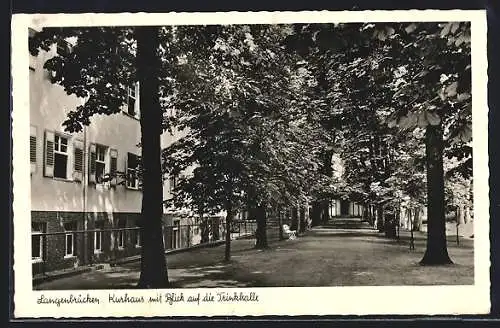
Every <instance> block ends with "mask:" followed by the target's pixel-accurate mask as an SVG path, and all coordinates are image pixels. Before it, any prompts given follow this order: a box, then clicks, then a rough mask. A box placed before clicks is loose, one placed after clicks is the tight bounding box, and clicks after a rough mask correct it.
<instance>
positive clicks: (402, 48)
mask: <svg viewBox="0 0 500 328" xmlns="http://www.w3.org/2000/svg"><path fill="white" fill-rule="evenodd" d="M459 13H460V12H455V13H452V14H449V15H448V14H447V12H446V11H444V12H442V13H441V15H440V16H439V15H437V14H436V13H435V12H434V14H435V15H430V14H429V13H424V12H416V13H413V14H411V15H410V14H408V15H406V16H404V15H399V16H393V15H391V14H390V13H387V12H386V13H385V16H384V15H382V16H377V15H376V12H373V13H372V14H371V16H370V15H365V16H362V15H359V17H364V19H359V17H358V18H354V19H349V18H347V19H345V20H342V19H339V17H341V16H339V15H338V13H337V15H334V14H333V15H332V16H331V18H329V16H328V15H327V14H325V13H323V14H322V15H319V14H318V15H317V16H315V15H314V13H308V14H307V15H306V14H304V15H303V16H299V13H295V16H294V15H288V16H287V15H283V16H279V13H276V14H275V16H269V18H274V19H269V20H268V22H267V23H266V22H265V19H266V17H268V16H262V15H261V16H259V14H258V13H253V14H254V15H253V16H252V15H249V16H246V18H245V19H239V18H237V16H231V15H225V16H224V15H223V17H225V18H227V23H226V22H225V21H224V20H220V19H219V20H217V19H216V18H215V16H214V18H213V19H212V18H211V16H210V14H209V13H208V14H204V16H203V15H202V17H201V18H200V20H199V21H196V20H194V19H187V18H186V19H184V20H183V21H182V23H176V24H173V23H172V22H180V21H181V19H182V15H181V16H175V17H173V16H172V15H171V16H169V17H171V18H172V17H173V18H175V19H170V20H169V19H167V17H166V18H165V19H164V20H162V19H161V15H153V16H151V20H149V21H148V15H147V14H142V16H140V17H141V19H142V22H143V23H142V24H141V23H139V20H138V19H135V20H134V14H128V15H126V16H120V14H110V15H107V16H109V19H108V18H106V15H104V17H98V16H95V17H93V18H95V19H90V18H89V19H87V20H85V19H84V17H85V15H75V17H69V16H68V17H66V18H65V17H64V15H59V16H57V17H58V18H60V23H58V20H57V19H55V17H54V19H52V18H51V15H25V16H24V17H22V21H21V19H19V22H21V23H22V24H21V23H19V24H18V27H19V28H18V29H17V30H15V31H14V30H13V33H14V32H15V33H17V34H16V35H19V36H20V37H21V38H22V41H17V43H18V44H21V43H23V44H22V45H21V46H20V47H19V48H14V52H13V54H14V55H13V57H15V56H16V54H17V55H19V57H18V58H17V59H16V58H13V62H15V65H14V67H15V68H16V69H17V72H20V74H19V75H16V74H14V75H13V76H14V90H15V95H14V112H15V113H14V115H13V122H14V131H15V134H16V135H19V136H21V137H15V136H14V137H13V138H14V152H16V151H19V150H20V151H21V152H22V153H19V152H18V153H17V154H16V153H15V154H14V163H13V165H14V171H15V175H14V185H15V188H14V194H15V196H16V197H21V199H19V198H17V205H18V207H17V209H18V211H17V212H16V207H14V229H15V231H16V232H15V238H16V239H15V241H14V243H15V244H14V245H15V246H14V256H15V262H16V263H15V266H14V271H15V275H16V291H15V293H16V294H17V296H18V298H17V299H16V303H17V302H19V303H21V302H22V303H24V302H26V306H25V309H24V310H25V311H26V313H35V312H36V313H42V312H37V311H48V312H47V313H52V314H51V315H57V313H59V315H61V314H62V313H69V312H71V311H73V312H78V311H83V312H84V313H85V314H86V315H90V316H92V315H99V313H97V314H92V312H94V313H95V311H96V309H99V308H102V307H103V304H105V306H106V308H107V309H108V310H109V309H111V308H113V309H114V308H117V310H116V311H118V312H117V313H120V315H125V314H126V315H132V314H134V315H149V314H151V315H155V313H156V314H158V313H165V314H166V313H168V315H172V314H171V313H170V312H171V311H172V309H174V310H175V306H178V307H179V308H182V307H186V310H182V311H188V312H189V311H191V312H189V313H197V312H199V313H202V312H203V311H201V312H200V309H203V308H204V307H205V308H206V309H207V310H206V311H207V312H209V311H215V310H213V307H215V306H217V304H219V306H222V305H223V306H225V307H226V309H227V311H228V312H230V313H235V311H239V313H240V312H241V313H245V310H244V309H245V307H247V308H248V309H249V311H250V312H251V313H253V314H255V313H256V311H262V313H267V314H271V313H274V312H273V310H271V309H269V308H268V309H267V310H265V309H264V307H269V306H272V305H273V304H274V306H277V305H276V302H285V303H284V304H290V303H292V306H291V307H289V309H288V310H290V311H291V312H293V311H294V309H297V308H300V306H299V304H293V303H296V302H298V301H297V299H298V298H296V299H295V301H294V297H295V296H293V293H295V290H299V291H298V293H300V295H302V296H300V298H303V297H306V296H305V295H307V297H308V298H316V296H314V295H317V297H318V299H317V300H316V301H315V302H318V303H319V302H327V301H325V297H327V296H326V295H330V296H329V297H331V298H332V300H331V302H334V303H335V304H336V305H331V308H330V310H329V311H331V313H329V314H336V313H337V312H338V311H340V312H342V314H359V313H363V311H364V310H366V311H367V312H370V311H371V312H372V313H375V312H373V311H375V310H373V309H371V308H370V309H368V307H365V308H363V304H368V303H371V306H372V307H376V306H377V304H376V303H378V302H381V301H382V300H383V299H384V298H383V297H382V296H383V295H385V294H386V292H385V290H386V289H385V288H387V290H388V292H387V295H397V294H398V292H397V290H396V289H394V288H396V287H404V288H405V287H408V289H407V290H406V289H401V292H399V293H400V295H401V296H400V297H399V298H396V297H394V298H393V299H392V300H391V302H392V303H406V305H404V304H399V305H398V304H396V305H395V307H394V308H392V309H395V311H398V312H401V311H403V312H404V311H405V309H406V310H408V313H415V311H416V312H418V313H420V311H422V313H428V312H429V311H434V310H436V311H437V313H439V310H437V309H435V308H432V306H433V305H432V304H435V303H447V300H448V301H449V303H448V304H447V305H446V304H445V305H443V304H441V305H442V306H444V310H443V311H447V312H450V311H453V310H452V309H456V311H457V312H460V311H468V310H469V311H482V312H479V313H486V312H487V311H488V310H489V290H488V287H489V281H488V279H489V272H488V269H489V262H488V261H489V240H488V224H489V213H488V206H489V205H488V182H487V177H488V166H487V160H488V155H487V111H488V110H487V105H486V96H485V94H486V79H487V77H486V74H485V73H484V72H485V67H486V66H487V65H486V62H484V61H485V58H486V57H485V54H484V52H485V38H486V36H485V35H483V34H484V33H485V32H486V30H485V27H484V25H485V23H484V22H485V17H483V16H485V15H484V12H481V11H475V12H468V13H465V14H462V15H461V16H460V15H459ZM250 14H251V13H250ZM200 15H201V14H200ZM189 17H192V16H189ZM203 17H205V18H206V20H205V21H206V22H204V20H203ZM252 17H254V20H253V21H252ZM280 17H282V18H280ZM302 17H303V19H301V18H302ZM315 17H317V19H315ZM371 17H372V18H373V19H370V18H371ZM397 17H402V19H401V20H397V21H395V20H394V19H395V18H397ZM240 18H241V17H240ZM217 21H218V23H215V22H217ZM21 29H22V31H21ZM474 31H476V33H475V34H474ZM23 35H24V37H23ZM475 37H478V38H477V39H475ZM16 51H17V52H16ZM21 51H22V52H23V53H21ZM28 58H29V61H28V60H26V61H25V60H24V59H28ZM21 59H22V60H21ZM478 60H480V61H478ZM16 79H17V80H18V81H16ZM19 80H21V81H20V82H19ZM16 82H17V84H16ZM19 86H20V87H19ZM16 87H18V88H16ZM16 105H18V106H19V107H16ZM28 125H29V132H30V134H29V140H28V138H27V133H26V132H27V129H28ZM21 143H23V144H22V145H20V144H21ZM16 144H17V147H16ZM28 145H29V146H28ZM28 147H29V150H28ZM28 151H29V153H28ZM28 154H29V156H28ZM28 157H29V165H28ZM473 164H474V165H473ZM16 168H17V170H16ZM16 177H21V178H19V180H16ZM16 181H18V184H17V189H16ZM16 192H17V193H16ZM15 201H16V198H15ZM14 205H16V202H15V204H14ZM16 214H17V215H16ZM25 214H26V216H25ZM21 221H23V222H21ZM30 227H31V228H30ZM20 239H21V240H20ZM19 245H21V246H19ZM23 245H24V248H22V246H23ZM30 250H31V251H30ZM30 253H31V255H30ZM18 275H22V278H21V280H22V282H18V281H19V279H18V278H17V277H18ZM21 285H22V286H21ZM290 287H305V289H304V288H299V289H295V288H290ZM337 287H348V288H353V287H360V289H359V291H358V289H353V290H352V292H348V291H346V290H345V288H337ZM458 287H463V288H466V289H463V291H460V289H457V288H458ZM18 288H20V289H22V290H23V291H25V292H23V294H24V293H27V295H28V296H19V293H18V291H17V289H18ZM446 288H449V289H446ZM467 288H468V289H467ZM337 290H342V291H341V292H340V291H339V292H338V295H339V296H338V297H337V296H335V294H336V293H337ZM441 290H443V294H441V292H440V291H441ZM106 291H109V292H106ZM315 293H317V294H315ZM341 293H342V294H341ZM346 293H347V294H349V295H350V298H349V299H344V300H342V299H339V298H340V297H342V296H341V295H346ZM360 293H361V294H360ZM363 293H368V295H370V296H369V297H368V298H366V299H364V300H362V301H360V298H363V296H361V295H364V294H363ZM391 293H393V294H391ZM460 293H462V294H463V293H467V294H469V295H471V297H474V296H472V295H476V297H477V300H478V301H477V304H476V305H477V309H474V306H470V304H469V305H468V306H466V305H465V304H462V307H460V306H458V307H456V308H453V307H452V304H455V303H458V302H457V300H454V299H453V295H459V294H460ZM424 294H425V295H426V296H425V297H424V296H423V295H424ZM280 295H281V296H280ZM297 295H298V294H297ZM403 295H404V297H403ZM433 295H434V297H433ZM447 295H448V296H447ZM21 297H23V298H26V299H27V300H26V301H23V298H21ZM297 297H299V296H297ZM380 297H382V299H381V298H380ZM387 297H390V296H387ZM401 297H402V298H404V301H402V300H401ZM446 297H450V299H448V298H446ZM480 297H484V298H483V299H480ZM322 298H323V299H322ZM433 298H434V299H433ZM462 300H463V296H462ZM301 302H303V300H302V301H300V302H299V303H301ZM384 302H385V301H384ZM134 303H142V305H143V309H149V310H148V311H151V312H150V313H139V312H137V311H140V310H139V309H140V307H139V308H137V307H136V309H135V310H133V311H132V312H130V310H127V309H132V308H133V306H135V304H134ZM341 303H345V304H344V305H343V306H341V307H338V308H337V309H336V308H335V306H338V304H341ZM356 303H358V304H360V305H361V306H360V307H359V308H356ZM75 304H76V305H78V308H77V307H76V305H75ZM84 304H85V305H84ZM158 304H159V305H158ZM192 304H194V305H195V307H194V308H191V309H190V310H187V307H189V306H190V305H192ZM231 304H236V305H234V306H235V307H237V309H238V310H235V309H233V308H231V306H232V305H231ZM349 304H350V305H349ZM156 305H158V306H157V308H155V309H154V310H151V309H152V307H153V306H156ZM71 306H73V310H71V308H70V307H71ZM367 306H368V305H367ZM426 306H427V308H426ZM16 307H17V305H16ZM30 307H31V309H30ZM85 307H87V309H84V308H85ZM310 307H311V310H310V311H311V313H315V310H314V305H313V304H311V305H310ZM412 307H415V308H412ZM419 307H420V308H422V309H421V310H420V309H419ZM35 308H38V309H39V310H36V309H35ZM118 308H120V309H118ZM328 308H329V306H328V303H327V304H323V305H321V306H318V308H317V311H320V313H323V312H324V311H328V310H325V309H328ZM464 308H465V310H464ZM183 309H184V308H183ZM136 310H137V311H136ZM51 311H53V312H51ZM58 311H60V312H58ZM68 311H69V312H68ZM120 311H121V312H120ZM127 311H128V312H127ZM162 311H163V312H162ZM169 311H170V312H169ZM277 311H278V312H277V313H287V312H286V311H287V310H286V309H283V308H281V309H279V310H277ZM283 311H285V312H283ZM297 311H299V310H297ZM304 311H305V310H304ZM381 311H383V312H384V313H391V312H390V311H391V308H390V307H387V308H385V309H383V310H381ZM387 311H389V312H387ZM83 312H82V313H83ZM215 312H217V311H215ZM299 312H300V311H299ZM54 313H55V314H54ZM184 313H187V312H184ZM203 313H204V312H203ZM218 313H219V314H221V313H225V312H224V310H220V311H219V312H218ZM306 313H310V312H306ZM376 313H378V312H376ZM380 313H381V312H380ZM296 314H304V313H296ZM403 314H404V313H403ZM106 315H110V313H108V312H107V314H106Z"/></svg>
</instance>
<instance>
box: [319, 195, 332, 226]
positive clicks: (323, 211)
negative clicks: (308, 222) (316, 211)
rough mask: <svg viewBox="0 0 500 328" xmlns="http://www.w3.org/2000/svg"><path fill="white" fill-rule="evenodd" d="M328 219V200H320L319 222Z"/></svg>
mask: <svg viewBox="0 0 500 328" xmlns="http://www.w3.org/2000/svg"><path fill="white" fill-rule="evenodd" d="M328 221H330V200H329V199H325V200H322V201H321V222H323V223H327V222H328Z"/></svg>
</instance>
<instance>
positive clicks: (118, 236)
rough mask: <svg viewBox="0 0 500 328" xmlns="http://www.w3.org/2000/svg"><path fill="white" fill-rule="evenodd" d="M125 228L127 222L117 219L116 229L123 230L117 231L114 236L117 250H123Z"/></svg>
mask: <svg viewBox="0 0 500 328" xmlns="http://www.w3.org/2000/svg"><path fill="white" fill-rule="evenodd" d="M126 227H127V222H126V221H125V220H124V219H119V220H118V229H123V230H118V231H117V234H116V240H117V241H116V244H117V246H118V249H119V250H123V249H125V239H126V237H127V235H126V233H125V232H126V230H125V228H126Z"/></svg>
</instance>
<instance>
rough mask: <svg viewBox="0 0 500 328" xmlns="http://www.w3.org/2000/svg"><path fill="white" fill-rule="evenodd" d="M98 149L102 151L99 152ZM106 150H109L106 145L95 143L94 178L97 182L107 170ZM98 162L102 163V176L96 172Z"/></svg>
mask: <svg viewBox="0 0 500 328" xmlns="http://www.w3.org/2000/svg"><path fill="white" fill-rule="evenodd" d="M99 150H102V153H101V152H99ZM108 150H109V147H108V146H105V145H102V144H98V143H96V144H95V178H96V182H97V183H99V182H100V181H101V180H102V179H103V178H104V176H105V175H106V174H107V172H108V168H107V165H106V164H107V162H108V161H107V160H108ZM99 155H102V159H100V157H99ZM98 164H102V165H103V170H102V176H98V174H97V166H98Z"/></svg>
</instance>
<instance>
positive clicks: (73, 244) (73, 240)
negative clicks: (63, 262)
mask: <svg viewBox="0 0 500 328" xmlns="http://www.w3.org/2000/svg"><path fill="white" fill-rule="evenodd" d="M73 225H76V222H74V221H73V222H66V223H64V231H65V232H66V233H65V234H64V258H65V259H69V258H73V257H75V256H76V253H75V248H76V233H75V232H74V231H75V230H68V229H66V227H67V226H69V227H71V228H75V229H76V226H75V227H73ZM68 237H71V253H68Z"/></svg>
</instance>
